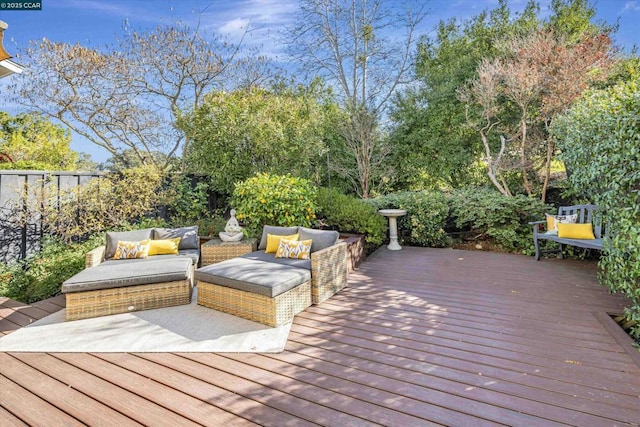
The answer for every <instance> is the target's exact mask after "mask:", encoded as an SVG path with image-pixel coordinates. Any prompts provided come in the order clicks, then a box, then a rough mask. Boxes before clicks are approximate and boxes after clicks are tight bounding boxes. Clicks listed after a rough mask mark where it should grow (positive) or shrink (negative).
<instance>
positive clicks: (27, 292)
mask: <svg viewBox="0 0 640 427" xmlns="http://www.w3.org/2000/svg"><path fill="white" fill-rule="evenodd" d="M101 244H104V234H103V233H97V234H95V235H93V236H92V237H91V238H89V239H88V240H87V241H86V242H84V243H81V244H75V243H64V242H62V241H60V240H55V239H48V240H45V241H44V242H43V243H42V250H40V251H39V252H38V253H36V254H34V255H32V256H30V257H28V258H27V259H26V260H24V261H21V262H19V263H16V264H11V265H5V264H2V265H0V278H1V279H2V283H3V289H0V291H1V292H2V294H3V295H4V296H6V297H8V298H11V299H14V300H17V301H22V302H24V303H27V304H29V303H33V302H36V301H40V300H43V299H46V298H50V297H52V296H56V295H59V294H60V292H61V287H62V282H64V281H65V280H67V279H68V278H70V277H71V276H73V275H74V274H76V273H78V272H80V271H82V270H83V269H84V267H85V255H86V253H87V252H89V251H90V250H92V249H94V248H96V247H98V246H100V245H101Z"/></svg>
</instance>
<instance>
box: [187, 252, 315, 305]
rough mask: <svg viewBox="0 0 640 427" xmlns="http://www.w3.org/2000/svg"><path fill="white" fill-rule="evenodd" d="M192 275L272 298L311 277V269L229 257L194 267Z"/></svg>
mask: <svg viewBox="0 0 640 427" xmlns="http://www.w3.org/2000/svg"><path fill="white" fill-rule="evenodd" d="M195 278H196V280H199V281H202V282H208V283H213V284H216V285H220V286H226V287H229V288H233V289H238V290H241V291H245V292H251V293H254V294H258V295H264V296H267V297H271V298H273V297H276V296H278V295H280V294H282V293H284V292H286V291H288V290H291V289H293V288H295V287H296V286H298V285H301V284H302V283H305V282H308V281H309V280H311V271H309V270H307V269H305V268H299V267H292V266H290V265H282V264H277V263H274V262H265V261H259V260H255V259H247V258H233V259H230V260H227V261H223V262H220V263H217V264H211V265H208V266H206V267H202V268H199V269H197V270H196V273H195Z"/></svg>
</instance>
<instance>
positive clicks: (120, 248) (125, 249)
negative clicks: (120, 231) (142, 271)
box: [113, 239, 149, 259]
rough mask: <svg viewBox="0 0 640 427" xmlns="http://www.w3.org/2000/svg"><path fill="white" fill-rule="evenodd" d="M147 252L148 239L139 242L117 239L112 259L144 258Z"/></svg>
mask: <svg viewBox="0 0 640 427" xmlns="http://www.w3.org/2000/svg"><path fill="white" fill-rule="evenodd" d="M148 254H149V239H147V240H142V241H140V242H126V241H121V240H118V245H117V246H116V253H115V254H114V255H113V259H136V258H146V257H147V255H148Z"/></svg>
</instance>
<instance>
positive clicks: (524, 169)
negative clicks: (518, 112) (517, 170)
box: [520, 108, 532, 196]
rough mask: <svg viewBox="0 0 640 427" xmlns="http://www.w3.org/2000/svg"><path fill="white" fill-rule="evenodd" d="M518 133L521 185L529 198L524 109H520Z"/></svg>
mask: <svg viewBox="0 0 640 427" xmlns="http://www.w3.org/2000/svg"><path fill="white" fill-rule="evenodd" d="M520 133H521V136H522V139H521V140H520V162H521V165H520V167H521V168H522V185H523V186H524V189H525V191H526V192H527V195H528V196H531V194H532V189H531V183H530V182H529V177H528V176H527V175H528V171H527V120H526V112H525V109H524V108H523V109H522V116H521V117H520Z"/></svg>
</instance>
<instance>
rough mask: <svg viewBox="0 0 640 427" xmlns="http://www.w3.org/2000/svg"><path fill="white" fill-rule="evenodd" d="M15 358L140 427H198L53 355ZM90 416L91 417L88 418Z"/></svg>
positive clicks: (17, 356)
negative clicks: (118, 413)
mask: <svg viewBox="0 0 640 427" xmlns="http://www.w3.org/2000/svg"><path fill="white" fill-rule="evenodd" d="M13 356H14V357H15V358H16V359H18V360H20V361H22V362H24V363H25V364H28V365H30V366H32V367H34V368H36V369H37V370H39V371H41V372H43V373H45V374H47V375H49V376H51V377H54V378H57V379H58V380H59V381H61V382H63V383H65V384H67V385H68V386H69V387H72V388H74V389H76V390H78V391H79V392H81V393H83V394H85V395H87V396H89V397H91V398H93V399H95V400H97V401H99V402H102V403H103V404H104V405H106V406H108V407H110V408H112V409H113V410H115V411H117V412H120V413H122V414H123V415H125V416H127V417H129V418H130V419H131V420H134V421H136V422H137V423H139V424H146V425H163V424H167V425H179V426H196V425H198V424H197V423H194V422H192V421H190V420H188V419H186V418H184V417H182V416H180V415H178V414H176V413H174V412H172V411H170V410H167V409H165V408H164V407H162V406H160V405H158V404H157V403H155V402H153V401H149V400H147V399H144V398H142V397H140V396H138V395H136V394H135V393H132V392H129V391H128V390H124V389H122V388H120V387H118V386H116V385H114V384H112V383H111V382H108V381H105V380H103V379H101V378H98V377H96V376H94V375H91V374H90V373H88V372H85V371H83V370H81V369H80V368H77V367H75V366H73V365H70V364H68V363H65V362H63V361H61V360H59V359H57V358H55V357H53V356H52V355H48V354H42V353H14V354H13ZM89 415H90V414H89Z"/></svg>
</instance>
